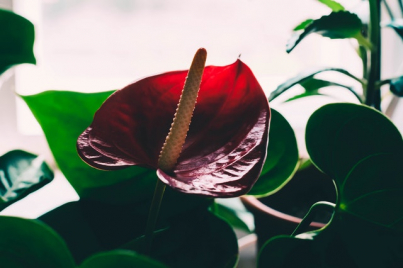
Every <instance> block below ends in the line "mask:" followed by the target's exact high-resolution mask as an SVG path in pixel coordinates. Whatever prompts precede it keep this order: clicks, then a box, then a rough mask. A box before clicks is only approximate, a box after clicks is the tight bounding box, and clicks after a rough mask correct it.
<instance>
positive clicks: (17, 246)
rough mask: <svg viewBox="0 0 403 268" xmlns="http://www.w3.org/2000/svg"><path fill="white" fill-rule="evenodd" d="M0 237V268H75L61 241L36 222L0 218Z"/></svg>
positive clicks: (49, 229)
mask: <svg viewBox="0 0 403 268" xmlns="http://www.w3.org/2000/svg"><path fill="white" fill-rule="evenodd" d="M0 237H1V239H0V266H1V267H7V268H30V267H41V268H54V267H60V268H74V267H75V263H74V261H73V258H72V257H71V255H70V252H69V251H68V249H67V247H66V244H65V243H64V241H63V240H62V239H61V238H60V237H59V236H58V234H57V233H56V232H54V231H53V230H52V229H51V228H49V227H48V226H46V225H45V224H43V223H41V222H39V221H36V220H28V219H22V218H16V217H6V216H1V217H0Z"/></svg>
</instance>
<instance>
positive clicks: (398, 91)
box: [390, 76, 403, 97]
mask: <svg viewBox="0 0 403 268" xmlns="http://www.w3.org/2000/svg"><path fill="white" fill-rule="evenodd" d="M390 91H392V93H393V94H395V95H396V96H398V97H403V76H400V77H398V78H394V79H392V80H390Z"/></svg>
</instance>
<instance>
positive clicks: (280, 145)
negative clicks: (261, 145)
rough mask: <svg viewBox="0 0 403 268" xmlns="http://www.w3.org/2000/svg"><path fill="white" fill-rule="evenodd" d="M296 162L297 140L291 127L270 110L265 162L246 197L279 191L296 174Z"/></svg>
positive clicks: (297, 157) (281, 117)
mask: <svg viewBox="0 0 403 268" xmlns="http://www.w3.org/2000/svg"><path fill="white" fill-rule="evenodd" d="M298 161H299V155H298V147H297V140H296V137H295V133H294V131H293V129H292V127H291V125H290V124H289V123H288V121H287V120H286V119H285V118H284V117H283V116H282V115H281V114H280V113H279V112H277V111H276V110H274V109H271V123H270V132H269V146H268V148H267V158H266V162H265V164H264V166H263V169H262V173H261V174H260V177H259V179H258V180H257V182H256V183H255V185H254V186H253V188H252V189H251V190H250V191H249V193H248V195H254V196H258V197H262V196H267V195H270V194H273V193H275V192H277V191H278V190H280V189H281V188H282V187H284V185H286V184H287V182H288V181H289V180H290V179H291V178H292V176H293V175H294V173H295V172H296V170H297V168H298Z"/></svg>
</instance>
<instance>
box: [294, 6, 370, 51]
mask: <svg viewBox="0 0 403 268" xmlns="http://www.w3.org/2000/svg"><path fill="white" fill-rule="evenodd" d="M362 27H363V26H362V22H361V20H360V19H359V18H358V16H357V15H356V14H353V13H350V12H348V11H338V12H332V13H331V14H330V15H328V16H323V17H321V18H319V19H317V20H314V21H313V22H312V23H310V24H309V25H308V26H307V27H306V28H305V29H304V30H303V31H302V30H301V31H298V32H296V33H295V34H294V35H293V36H292V37H291V38H290V40H289V41H288V43H287V52H288V53H289V52H291V51H292V50H293V49H294V47H295V46H296V45H298V43H299V42H301V41H302V40H303V39H304V38H305V37H306V36H308V35H310V34H312V33H317V34H320V35H322V36H324V37H329V38H331V39H344V38H355V39H357V41H358V42H359V43H360V45H362V46H365V47H367V48H368V49H370V48H371V47H372V46H371V44H370V42H369V41H368V40H367V39H365V38H364V37H363V36H362V34H361V29H362Z"/></svg>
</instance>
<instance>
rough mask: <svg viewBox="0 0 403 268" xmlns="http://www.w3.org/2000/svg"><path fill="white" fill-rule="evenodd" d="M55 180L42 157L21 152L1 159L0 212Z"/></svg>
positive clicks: (5, 155)
mask: <svg viewBox="0 0 403 268" xmlns="http://www.w3.org/2000/svg"><path fill="white" fill-rule="evenodd" d="M52 180H53V172H52V171H51V170H50V168H49V167H48V165H47V164H46V163H45V162H44V159H43V158H41V157H40V156H37V155H34V154H31V153H28V152H24V151H21V150H14V151H10V152H8V153H6V154H4V155H3V156H1V157H0V210H3V209H4V208H6V207H7V206H9V205H11V204H12V203H14V202H16V201H18V200H20V199H21V198H24V197H25V196H27V195H28V194H30V193H32V192H34V191H36V190H37V189H39V188H41V187H42V186H44V185H46V184H47V183H49V182H51V181H52Z"/></svg>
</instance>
